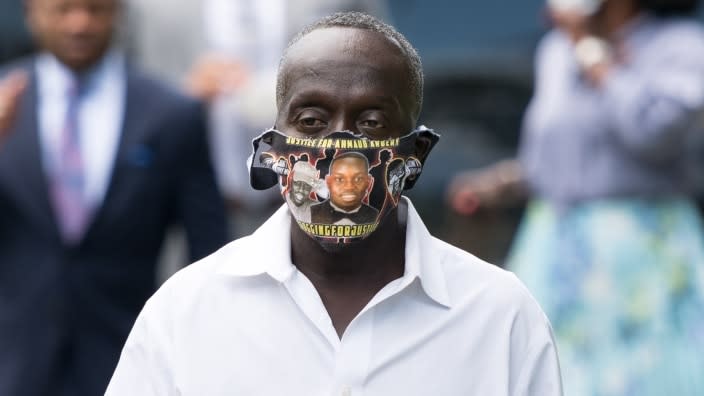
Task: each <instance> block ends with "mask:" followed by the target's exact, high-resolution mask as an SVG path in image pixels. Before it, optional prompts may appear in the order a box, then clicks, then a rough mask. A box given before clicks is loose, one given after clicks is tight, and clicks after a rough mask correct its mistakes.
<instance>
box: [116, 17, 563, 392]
mask: <svg viewBox="0 0 704 396" xmlns="http://www.w3.org/2000/svg"><path fill="white" fill-rule="evenodd" d="M422 92H423V72H422V67H421V62H420V58H419V56H418V54H417V52H416V50H415V49H414V48H413V46H412V45H411V44H410V43H409V42H408V40H407V39H406V38H405V37H404V36H403V35H402V34H400V33H399V32H398V31H396V30H395V29H394V28H393V27H391V26H389V25H387V24H384V23H382V22H380V21H378V20H376V19H375V18H373V17H370V16H368V15H366V14H361V13H355V12H347V13H338V14H334V15H331V16H328V17H326V18H323V19H321V20H319V21H318V22H316V23H314V24H312V25H310V26H308V27H307V28H305V29H304V30H303V31H301V32H300V33H299V34H298V35H297V36H296V37H295V38H294V39H293V40H292V41H291V43H290V44H289V46H288V47H287V49H286V50H285V52H284V55H283V57H282V60H281V63H280V67H279V73H278V82H277V107H278V114H277V118H276V121H275V127H274V128H273V129H271V130H268V131H266V132H264V133H263V134H262V135H261V136H259V137H258V138H257V139H255V140H254V141H253V149H254V152H253V155H252V156H251V158H250V165H249V166H250V178H251V184H252V187H254V188H255V189H266V188H271V187H274V186H277V185H278V186H279V188H280V189H281V192H282V194H284V198H286V194H288V191H291V189H289V186H288V184H289V183H291V182H292V180H293V182H294V183H295V180H294V179H292V178H291V177H289V175H290V174H291V172H292V171H293V173H294V174H295V173H296V169H295V168H296V166H297V165H296V164H297V163H299V162H300V161H301V160H302V159H303V160H304V161H306V162H307V163H308V164H309V165H310V166H312V167H314V168H315V169H316V171H317V172H318V175H319V178H320V179H325V180H326V181H327V183H329V184H328V190H329V200H330V201H332V204H334V205H335V206H337V207H338V208H339V209H343V210H346V211H348V212H351V211H353V210H354V209H355V206H357V207H359V208H361V207H363V205H367V206H369V207H370V208H371V209H374V210H375V211H378V213H375V216H373V217H372V216H369V219H370V220H372V221H371V223H365V224H359V223H355V224H352V223H353V222H352V221H350V223H349V224H347V223H342V224H335V222H334V221H333V220H334V219H327V220H325V221H323V220H321V222H320V223H316V222H315V219H313V218H311V221H307V219H303V218H301V217H300V216H298V215H297V213H296V211H295V209H294V208H293V206H295V205H296V203H295V202H293V203H291V202H289V203H288V204H284V205H283V206H282V207H281V208H280V209H279V210H278V211H277V212H276V213H275V214H274V215H273V216H272V217H271V218H270V219H269V220H267V221H266V222H265V223H264V224H263V225H262V226H261V227H260V228H259V229H258V230H256V231H255V232H254V233H253V234H252V235H250V236H247V237H245V238H241V239H239V240H236V241H234V242H232V243H230V244H228V245H226V246H225V247H223V248H222V249H220V250H219V251H218V252H216V253H214V254H213V255H211V256H209V257H207V258H205V259H203V260H201V261H200V262H197V263H195V264H193V265H191V266H189V267H187V268H186V269H185V270H182V271H180V272H179V273H177V274H176V275H174V276H173V277H172V278H171V279H170V280H169V281H167V282H166V283H165V284H164V286H162V288H161V289H160V290H159V291H158V292H157V293H156V294H155V295H154V296H153V297H152V298H151V300H150V301H149V302H148V303H147V304H146V305H145V307H144V310H143V311H142V313H141V315H140V317H139V319H138V320H137V323H136V324H135V326H134V328H133V330H132V333H131V334H130V337H129V339H128V341H127V343H126V344H125V347H124V349H123V353H122V356H121V359H120V363H119V364H118V366H117V369H116V371H115V373H114V375H113V378H112V381H111V384H110V386H109V387H108V390H107V395H109V396H113V395H125V394H139V395H176V394H178V395H182V396H187V395H213V396H218V395H232V394H257V395H284V394H286V395H331V394H335V395H357V394H359V395H361V394H364V395H507V396H508V395H546V396H553V395H561V394H562V390H561V379H560V372H559V364H558V359H557V352H556V348H555V345H554V342H553V338H552V332H551V328H550V324H549V322H548V321H547V319H546V317H545V315H544V314H543V312H542V310H541V309H540V307H539V306H538V305H537V303H536V302H535V301H534V299H533V298H532V297H531V295H530V294H529V293H528V291H527V290H526V289H525V288H524V287H523V285H522V284H521V283H520V282H519V281H518V280H517V278H516V277H515V276H513V275H512V274H511V273H509V272H506V271H504V270H502V269H500V268H498V267H496V266H493V265H490V264H488V263H485V262H483V261H481V260H480V259H478V258H476V257H474V256H472V255H470V254H469V253H467V252H464V251H462V250H460V249H457V248H455V247H453V246H450V245H449V244H446V243H444V242H442V241H440V240H438V239H436V238H434V237H433V236H431V235H430V233H429V232H428V230H427V229H426V227H425V225H424V224H423V221H422V220H421V218H420V216H419V214H418V212H417V211H416V210H415V208H414V207H413V204H412V203H411V201H410V199H408V198H406V197H405V196H403V195H402V190H401V189H399V188H398V187H397V188H393V185H391V187H389V186H390V184H389V183H388V182H387V175H388V174H389V173H390V171H391V170H392V169H389V167H391V166H393V167H395V166H396V164H397V163H398V162H399V161H403V162H404V164H405V166H404V168H403V169H404V170H403V172H404V173H405V174H404V175H403V176H401V177H402V179H403V181H402V183H397V184H396V185H397V186H399V185H403V189H406V190H407V189H410V188H412V187H413V186H414V185H415V184H416V182H417V181H418V180H419V176H420V173H421V170H422V166H425V165H426V159H427V157H428V154H429V152H430V151H431V149H432V148H433V146H434V145H435V144H436V143H437V142H438V140H439V135H438V134H436V133H435V132H433V131H432V130H430V129H428V128H426V127H422V126H416V122H417V120H418V117H419V115H420V111H421V104H422ZM353 153H356V154H353ZM365 160H366V162H365ZM343 164H344V165H346V166H347V167H349V168H350V169H348V170H349V171H350V173H351V175H349V176H348V175H347V174H346V173H347V170H346V171H345V176H344V177H343V176H335V175H336V173H337V172H338V171H340V172H342V169H341V168H342V166H340V169H337V168H338V165H343ZM360 164H361V165H360ZM408 164H410V166H409V165H408ZM352 170H355V172H352ZM352 173H353V174H352ZM338 177H339V179H340V182H344V183H342V184H347V185H348V187H346V188H340V189H337V187H336V186H335V184H334V183H335V178H338ZM346 178H349V180H342V179H346ZM352 185H356V187H355V188H352ZM337 190H339V191H337ZM353 190H354V191H353ZM336 195H338V197H336ZM309 197H310V198H311V199H313V198H315V199H317V201H318V202H319V203H318V205H320V204H321V203H323V202H326V197H322V196H317V194H310V195H309ZM338 198H340V199H338ZM360 204H361V205H360ZM313 207H315V205H312V206H311V213H313V209H312V208H313ZM360 210H361V209H360ZM364 220H365V221H367V219H364Z"/></svg>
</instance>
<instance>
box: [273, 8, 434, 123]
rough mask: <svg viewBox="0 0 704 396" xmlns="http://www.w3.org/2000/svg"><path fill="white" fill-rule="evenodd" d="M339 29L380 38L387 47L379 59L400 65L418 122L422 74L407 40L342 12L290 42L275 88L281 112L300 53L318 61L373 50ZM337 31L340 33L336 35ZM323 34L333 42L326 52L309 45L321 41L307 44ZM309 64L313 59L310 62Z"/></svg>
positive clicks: (364, 16) (356, 14)
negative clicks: (335, 54)
mask: <svg viewBox="0 0 704 396" xmlns="http://www.w3.org/2000/svg"><path fill="white" fill-rule="evenodd" d="M340 28H347V29H357V30H363V31H366V32H367V33H370V34H368V35H367V36H377V38H378V39H379V40H382V41H384V42H385V43H386V48H385V50H384V52H385V53H384V54H376V55H384V56H385V57H386V58H388V57H395V58H396V59H395V61H396V62H398V65H399V66H400V68H401V69H402V71H403V77H404V86H405V88H407V93H406V95H408V98H407V100H406V101H407V102H408V103H409V105H410V107H411V108H410V110H411V112H412V114H413V117H414V122H415V120H417V118H418V115H419V114H420V110H421V107H422V100H423V99H422V98H423V71H422V66H421V61H420V57H419V56H418V53H417V52H416V50H415V49H414V48H413V46H412V45H411V44H410V43H409V42H408V40H406V38H405V37H404V36H403V35H402V34H401V33H399V32H398V31H396V30H395V29H394V28H393V27H391V26H389V25H387V24H385V23H383V22H381V21H379V20H377V19H375V18H373V17H371V16H369V15H367V14H363V13H359V12H342V13H337V14H333V15H331V16H328V17H326V18H323V19H321V20H319V21H318V22H315V23H313V24H312V25H309V26H308V27H306V28H305V29H303V30H302V31H301V32H300V33H298V34H297V35H296V36H295V37H294V38H293V40H291V42H290V43H289V45H288V47H287V48H286V50H285V51H284V55H283V57H282V58H281V62H280V64H279V72H278V76H277V84H276V102H277V107H279V108H281V106H282V105H283V103H284V101H285V99H286V97H287V96H288V95H289V93H290V92H289V90H290V88H291V75H290V70H291V66H292V65H293V66H296V65H297V64H298V63H299V61H300V60H301V59H300V56H298V57H297V55H300V54H301V52H303V53H305V54H306V56H308V57H310V56H311V55H313V57H315V56H316V54H325V53H327V54H330V53H332V52H335V51H340V52H344V53H347V54H351V55H353V56H354V55H355V54H358V55H365V54H368V53H369V52H370V50H372V49H371V48H366V47H367V46H366V43H365V42H363V41H362V42H359V41H358V42H355V41H354V40H351V39H350V37H342V36H341V35H340V34H339V31H340V30H341V29H340ZM334 30H337V31H338V32H337V33H335V32H334ZM342 30H345V29H342ZM331 31H332V32H331ZM321 33H322V34H323V35H329V36H330V38H331V40H330V42H331V44H333V45H332V46H330V47H326V48H322V47H318V48H311V43H310V41H313V43H314V45H318V46H319V45H320V42H321V40H320V38H317V39H316V40H307V39H308V38H309V37H308V36H310V35H311V34H314V35H320V34H321ZM336 40H339V41H336ZM323 41H324V40H323ZM309 60H312V59H311V58H309Z"/></svg>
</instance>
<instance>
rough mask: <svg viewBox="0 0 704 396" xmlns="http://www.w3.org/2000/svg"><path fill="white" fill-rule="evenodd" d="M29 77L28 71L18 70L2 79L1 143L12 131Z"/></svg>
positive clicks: (0, 100)
mask: <svg viewBox="0 0 704 396" xmlns="http://www.w3.org/2000/svg"><path fill="white" fill-rule="evenodd" d="M28 78H29V77H28V76H27V73H26V72H24V71H19V70H18V71H13V72H11V73H9V74H8V75H7V76H6V77H5V78H3V79H2V80H0V144H2V141H3V140H4V139H5V138H6V137H7V134H8V133H9V132H10V129H11V127H12V124H13V122H14V120H15V117H16V115H17V108H18V105H19V102H20V97H21V96H22V93H24V91H25V89H26V88H27V82H28Z"/></svg>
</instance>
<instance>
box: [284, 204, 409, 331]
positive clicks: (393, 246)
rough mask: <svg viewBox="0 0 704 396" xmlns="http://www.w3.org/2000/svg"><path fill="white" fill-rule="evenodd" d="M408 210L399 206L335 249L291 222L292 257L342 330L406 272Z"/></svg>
mask: <svg viewBox="0 0 704 396" xmlns="http://www.w3.org/2000/svg"><path fill="white" fill-rule="evenodd" d="M407 209H408V208H407V206H406V205H405V204H401V205H399V207H398V209H397V210H394V211H393V212H391V213H389V214H388V216H386V218H385V219H384V220H383V221H382V223H381V224H380V225H379V227H378V228H377V229H376V231H374V233H373V234H371V235H370V236H369V237H367V238H366V239H364V240H362V241H359V242H355V243H353V244H351V245H350V246H341V247H337V246H336V247H334V248H328V247H323V246H321V245H320V244H319V243H318V242H316V241H315V240H313V239H312V238H311V237H310V236H308V235H307V234H305V233H304V232H303V231H302V230H301V229H300V228H299V227H298V226H297V225H296V223H295V222H292V224H291V260H292V262H293V264H294V265H295V266H296V267H297V268H298V270H299V271H301V272H302V273H303V274H304V275H305V276H306V277H307V278H308V279H309V280H310V281H311V283H313V286H315V288H316V290H317V291H318V294H319V295H320V297H321V299H322V301H323V304H324V305H325V307H326V309H327V310H328V313H329V314H330V318H331V319H332V321H333V325H334V326H335V329H336V330H337V332H338V335H340V336H342V333H343V332H344V330H345V329H346V328H347V325H348V324H349V322H350V321H351V320H352V319H354V317H355V316H357V314H358V313H359V312H360V311H361V310H362V309H363V308H364V306H366V305H367V303H368V302H369V301H370V300H371V299H372V297H374V295H376V293H378V292H379V290H381V289H382V288H383V287H384V286H386V285H387V284H388V283H389V282H391V281H393V280H395V279H398V278H400V277H402V276H403V273H404V257H405V254H404V253H405V242H406V227H405V218H406V211H407Z"/></svg>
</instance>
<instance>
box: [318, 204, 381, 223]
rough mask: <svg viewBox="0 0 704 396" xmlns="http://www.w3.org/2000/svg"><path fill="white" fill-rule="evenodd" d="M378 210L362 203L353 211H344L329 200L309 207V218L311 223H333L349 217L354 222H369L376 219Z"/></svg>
mask: <svg viewBox="0 0 704 396" xmlns="http://www.w3.org/2000/svg"><path fill="white" fill-rule="evenodd" d="M377 216H379V211H378V210H376V209H374V208H372V207H371V206H369V205H366V204H362V206H361V207H360V208H359V211H357V212H355V213H344V212H340V211H338V210H336V209H335V208H333V207H332V205H330V200H327V201H325V202H321V203H319V204H316V205H313V206H311V207H310V220H311V223H313V224H335V223H337V222H338V221H340V220H342V219H349V220H350V221H352V222H354V223H356V224H370V223H374V222H375V221H376V218H377Z"/></svg>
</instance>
